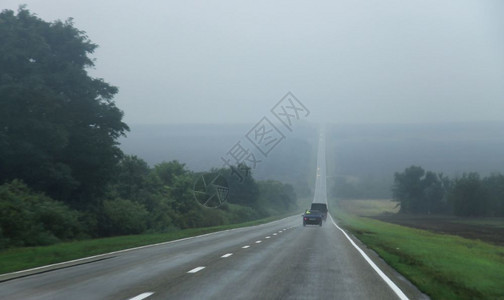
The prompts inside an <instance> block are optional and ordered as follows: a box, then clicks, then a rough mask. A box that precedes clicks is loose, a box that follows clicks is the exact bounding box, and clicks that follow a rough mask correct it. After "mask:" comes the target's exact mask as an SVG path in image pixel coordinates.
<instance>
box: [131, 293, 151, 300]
mask: <svg viewBox="0 0 504 300" xmlns="http://www.w3.org/2000/svg"><path fill="white" fill-rule="evenodd" d="M153 294H154V293H153V292H147V293H143V294H140V295H138V296H136V297H133V298H130V299H129V300H142V299H145V298H147V297H150V296H152V295H153Z"/></svg>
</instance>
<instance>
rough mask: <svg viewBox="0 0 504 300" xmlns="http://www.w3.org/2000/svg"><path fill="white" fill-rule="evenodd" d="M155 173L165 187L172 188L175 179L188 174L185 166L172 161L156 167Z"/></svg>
mask: <svg viewBox="0 0 504 300" xmlns="http://www.w3.org/2000/svg"><path fill="white" fill-rule="evenodd" d="M154 171H155V172H156V174H157V175H158V176H159V178H160V179H161V181H162V182H163V184H164V185H167V186H171V185H172V184H173V183H174V181H175V177H177V176H181V175H184V174H187V170H186V169H185V164H182V163H180V162H178V161H177V160H172V161H170V162H162V163H160V164H158V165H156V166H155V167H154Z"/></svg>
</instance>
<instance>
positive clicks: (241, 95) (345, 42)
mask: <svg viewBox="0 0 504 300" xmlns="http://www.w3.org/2000/svg"><path fill="white" fill-rule="evenodd" d="M22 3H26V4H27V5H28V9H30V10H31V11H32V12H34V13H36V14H37V15H38V16H39V17H41V18H42V19H44V20H46V21H53V20H56V19H62V20H65V19H67V18H68V17H73V18H74V23H75V26H76V27H77V28H79V29H81V30H84V31H86V32H87V34H88V36H89V38H90V39H91V40H92V41H93V42H94V43H96V44H98V45H99V46H100V47H99V49H98V50H97V51H96V53H95V55H94V57H95V58H96V60H97V61H96V68H95V70H93V71H91V74H92V75H93V76H95V77H101V78H104V79H105V81H107V82H109V83H111V84H113V85H116V86H118V87H119V94H118V95H117V96H116V98H115V101H116V103H117V105H118V106H119V107H120V108H121V109H122V110H123V111H124V112H125V121H126V122H127V123H180V122H183V123H195V122H197V123H222V122H226V123H227V122H256V121H258V120H259V119H260V118H261V117H262V116H264V115H266V114H267V113H268V112H269V110H270V108H271V107H272V106H273V105H274V104H275V103H276V102H277V101H278V100H280V98H281V97H282V96H283V95H284V94H285V93H286V92H288V91H292V92H293V93H294V95H296V96H297V98H299V99H300V100H301V101H302V102H303V103H304V104H305V106H306V107H307V108H308V109H309V110H310V111H311V115H310V116H309V120H310V121H324V122H352V123H368V122H377V123H389V122H394V123H395V122H445V121H449V122H456V121H482V120H493V121H503V120H504V1H502V0H495V1H491V0H451V1H447V0H416V1H403V0H366V1H360V0H342V1H341V0H339V1H334V0H327V1H308V0H306V1H293V0H289V1H258V0H254V1H235V0H233V1H231V0H220V1H187V0H184V1H163V0H151V1H124V0H106V1H104V0H99V1H98V0H87V1H69V0H25V1H14V0H2V2H1V4H0V8H2V9H14V10H16V9H17V7H18V6H19V4H22Z"/></svg>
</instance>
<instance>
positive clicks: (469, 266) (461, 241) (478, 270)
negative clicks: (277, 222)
mask: <svg viewBox="0 0 504 300" xmlns="http://www.w3.org/2000/svg"><path fill="white" fill-rule="evenodd" d="M388 202H390V201H376V200H374V201H369V200H359V201H357V202H355V203H352V201H340V202H339V204H338V205H333V206H332V207H331V210H332V213H333V215H335V216H336V217H337V218H338V220H339V222H340V224H342V225H343V226H344V227H345V228H347V229H348V230H350V231H351V232H352V233H353V234H354V235H355V236H356V237H357V238H359V239H360V240H361V241H362V242H363V243H365V244H366V245H367V246H368V247H369V248H371V249H373V250H374V251H376V252H377V253H378V254H379V255H380V256H381V257H382V258H383V259H384V260H385V261H387V263H388V264H390V265H391V266H392V267H394V268H395V269H396V270H397V271H399V272H400V273H401V274H403V275H404V276H406V277H407V278H408V279H409V280H410V281H411V282H413V283H414V284H415V285H416V286H417V287H418V288H420V290H422V291H423V292H424V293H426V294H427V295H429V296H430V297H431V298H432V299H504V285H503V284H502V282H504V272H503V271H502V270H504V247H501V246H496V245H492V244H489V243H486V242H482V241H479V240H474V239H467V238H462V237H459V236H455V235H447V234H440V233H436V232H431V231H427V230H421V229H417V228H410V227H405V226H400V225H397V224H392V223H388V222H382V221H379V220H377V219H374V218H368V217H360V216H359V215H366V214H367V215H368V216H372V214H370V212H373V214H376V213H378V214H383V212H386V213H387V212H388V213H389V214H390V213H391V212H392V211H391V209H394V207H393V205H392V206H390V203H388ZM392 204H394V203H392ZM380 210H382V211H381V212H380ZM375 216H376V215H375ZM461 224H462V225H466V224H464V223H461Z"/></svg>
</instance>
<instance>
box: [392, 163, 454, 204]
mask: <svg viewBox="0 0 504 300" xmlns="http://www.w3.org/2000/svg"><path fill="white" fill-rule="evenodd" d="M448 188H449V180H447V178H445V177H444V176H443V175H442V174H435V173H433V172H430V171H427V172H426V171H425V170H424V169H423V168H421V167H418V166H411V167H409V168H406V169H405V170H404V172H403V173H395V175H394V186H393V188H392V191H393V196H394V201H397V202H399V205H400V212H401V213H413V214H430V213H442V212H446V209H447V208H446V207H447V205H446V192H447V190H448Z"/></svg>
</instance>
